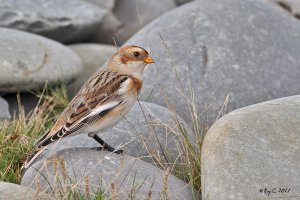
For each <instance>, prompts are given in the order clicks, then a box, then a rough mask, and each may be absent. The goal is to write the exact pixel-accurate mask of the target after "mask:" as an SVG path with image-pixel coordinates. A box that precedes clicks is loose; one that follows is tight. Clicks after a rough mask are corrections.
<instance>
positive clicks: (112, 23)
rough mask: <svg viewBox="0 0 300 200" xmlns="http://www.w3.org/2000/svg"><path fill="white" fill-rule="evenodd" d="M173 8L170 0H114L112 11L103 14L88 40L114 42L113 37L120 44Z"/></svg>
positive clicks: (173, 5)
mask: <svg viewBox="0 0 300 200" xmlns="http://www.w3.org/2000/svg"><path fill="white" fill-rule="evenodd" d="M173 8H175V4H174V2H173V1H172V0H163V1H161V0H151V1H148V0H139V1H133V0H122V1H116V2H115V5H114V8H113V9H112V12H111V13H108V14H107V15H106V16H105V19H104V20H103V21H102V22H101V25H100V26H99V27H98V31H97V32H96V33H95V34H94V36H92V37H91V38H90V40H91V41H93V42H100V43H109V44H114V40H113V38H114V39H115V41H116V42H117V44H118V45H121V44H123V43H124V42H125V41H126V40H127V39H128V38H129V37H130V36H132V35H133V34H134V33H136V32H137V31H138V30H139V29H141V28H142V27H143V26H145V25H146V24H148V23H149V22H151V21H152V20H154V19H155V18H157V17H158V16H160V15H162V14H164V13H165V12H168V11H170V10H172V9H173Z"/></svg>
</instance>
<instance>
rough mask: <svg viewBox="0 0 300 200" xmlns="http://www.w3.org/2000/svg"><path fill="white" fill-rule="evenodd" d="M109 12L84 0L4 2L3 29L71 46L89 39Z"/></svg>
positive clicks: (0, 13)
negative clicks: (29, 33) (26, 33)
mask: <svg viewBox="0 0 300 200" xmlns="http://www.w3.org/2000/svg"><path fill="white" fill-rule="evenodd" d="M107 12H108V10H107V9H106V8H105V7H100V6H95V5H93V4H91V3H88V2H86V1H82V0H72V1H61V0H22V1H15V0H2V1H1V2H0V26H2V27H7V28H13V29H19V30H24V31H28V32H32V33H36V34H40V35H43V36H46V37H49V38H52V39H54V40H57V41H60V42H64V43H70V42H78V41H82V40H84V39H87V37H88V36H90V35H91V33H93V32H94V31H95V29H96V28H97V25H98V24H99V23H100V22H101V21H102V19H103V17H104V16H105V14H106V13H107Z"/></svg>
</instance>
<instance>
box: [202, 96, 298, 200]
mask: <svg viewBox="0 0 300 200" xmlns="http://www.w3.org/2000/svg"><path fill="white" fill-rule="evenodd" d="M299 160H300V96H293V97H287V98H282V99H276V100H273V101H269V102H265V103H261V104H257V105H252V106H249V107H245V108H241V109H238V110H235V111H233V112H231V113H229V114H227V115H225V116H224V117H223V118H221V119H219V120H218V121H217V122H216V123H215V124H214V125H213V126H212V127H211V128H210V130H209V131H208V133H207V135H206V137H205V139H204V143H203V146H202V160H201V167H202V173H201V178H202V181H201V183H202V187H201V188H202V196H203V199H204V197H205V199H224V200H226V199H265V198H266V199H299V196H300V179H299V177H300V170H299V169H300V162H299ZM286 189H287V190H286Z"/></svg>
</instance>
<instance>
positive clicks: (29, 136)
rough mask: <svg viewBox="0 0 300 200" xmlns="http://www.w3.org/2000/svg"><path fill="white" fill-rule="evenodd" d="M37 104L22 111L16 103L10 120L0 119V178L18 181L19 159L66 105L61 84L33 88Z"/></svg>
mask: <svg viewBox="0 0 300 200" xmlns="http://www.w3.org/2000/svg"><path fill="white" fill-rule="evenodd" d="M37 95H38V96H39V97H40V101H39V103H38V105H37V107H36V108H35V109H34V110H33V111H32V112H30V113H29V114H27V115H25V112H24V108H23V107H22V106H21V105H20V96H19V95H18V100H19V114H18V116H16V115H15V116H14V117H13V119H12V121H2V122H0V127H1V129H0V141H1V143H0V160H1V164H0V180H1V181H7V182H12V183H19V182H20V178H21V170H20V167H21V165H22V162H23V161H24V159H25V158H26V157H27V155H28V154H30V152H31V151H32V149H33V148H34V142H35V140H36V139H37V138H39V137H40V136H41V134H43V133H44V132H46V131H47V130H49V128H50V127H51V126H52V125H53V123H54V121H55V119H56V117H57V116H58V115H59V113H60V112H61V111H62V110H63V109H64V107H65V106H66V105H67V103H68V100H67V95H66V90H65V87H64V86H63V85H62V86H60V87H55V88H53V89H49V88H45V89H44V90H43V91H41V92H37Z"/></svg>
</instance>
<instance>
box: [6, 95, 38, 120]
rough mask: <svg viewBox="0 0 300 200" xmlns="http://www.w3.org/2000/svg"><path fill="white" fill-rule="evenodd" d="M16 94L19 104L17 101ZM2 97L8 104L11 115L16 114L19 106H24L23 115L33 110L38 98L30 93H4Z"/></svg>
mask: <svg viewBox="0 0 300 200" xmlns="http://www.w3.org/2000/svg"><path fill="white" fill-rule="evenodd" d="M18 95H19V97H20V102H21V105H19V103H18ZM3 98H4V99H5V100H6V101H7V103H8V104H9V113H10V114H11V116H18V114H19V110H20V106H21V107H23V108H24V111H25V115H27V114H28V113H29V112H31V111H33V110H34V109H35V107H36V106H37V104H38V102H39V98H38V97H37V96H36V95H34V94H31V93H19V94H6V95H3Z"/></svg>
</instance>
